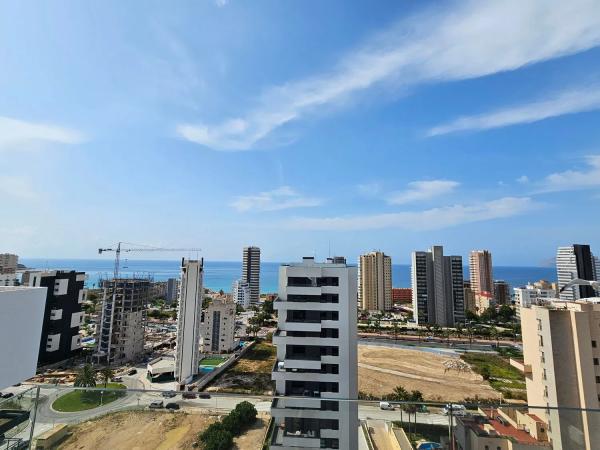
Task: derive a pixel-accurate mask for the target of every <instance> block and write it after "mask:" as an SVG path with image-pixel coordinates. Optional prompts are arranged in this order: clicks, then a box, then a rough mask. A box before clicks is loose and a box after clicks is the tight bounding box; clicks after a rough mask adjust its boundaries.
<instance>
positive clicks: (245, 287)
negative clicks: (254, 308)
mask: <svg viewBox="0 0 600 450" xmlns="http://www.w3.org/2000/svg"><path fill="white" fill-rule="evenodd" d="M231 297H232V298H233V301H234V302H235V303H237V304H238V305H240V306H241V307H242V308H244V309H248V308H249V307H250V284H249V283H247V282H245V281H242V280H236V281H234V282H233V285H232V286H231Z"/></svg>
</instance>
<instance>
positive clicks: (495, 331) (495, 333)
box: [490, 326, 500, 347]
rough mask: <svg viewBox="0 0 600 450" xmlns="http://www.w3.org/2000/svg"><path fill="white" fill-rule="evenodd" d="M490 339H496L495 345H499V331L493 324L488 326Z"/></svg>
mask: <svg viewBox="0 0 600 450" xmlns="http://www.w3.org/2000/svg"><path fill="white" fill-rule="evenodd" d="M490 339H495V340H496V347H499V346H500V333H499V332H498V328H496V327H494V326H492V327H491V328H490Z"/></svg>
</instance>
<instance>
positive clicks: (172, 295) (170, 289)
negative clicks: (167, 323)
mask: <svg viewBox="0 0 600 450" xmlns="http://www.w3.org/2000/svg"><path fill="white" fill-rule="evenodd" d="M178 286H179V281H178V280H177V278H169V279H168V280H167V289H166V293H165V302H166V303H167V304H169V305H170V304H171V303H173V302H174V301H175V300H177V295H178Z"/></svg>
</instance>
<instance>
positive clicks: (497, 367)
mask: <svg viewBox="0 0 600 450" xmlns="http://www.w3.org/2000/svg"><path fill="white" fill-rule="evenodd" d="M460 357H461V358H462V359H463V361H466V362H467V363H469V364H470V365H471V367H472V368H473V370H474V371H475V372H477V373H478V374H479V375H483V374H484V373H486V372H487V373H488V374H489V376H490V378H489V380H488V381H489V383H490V386H491V387H492V388H494V389H495V390H497V391H498V392H502V394H503V395H504V396H505V397H506V398H513V399H520V398H522V397H523V396H524V390H525V388H526V386H525V376H524V375H523V374H522V373H521V372H520V371H519V370H518V369H517V368H515V367H513V366H511V365H510V363H509V362H508V361H507V360H506V359H504V358H503V357H502V356H499V355H492V354H488V353H465V354H463V355H461V356H460Z"/></svg>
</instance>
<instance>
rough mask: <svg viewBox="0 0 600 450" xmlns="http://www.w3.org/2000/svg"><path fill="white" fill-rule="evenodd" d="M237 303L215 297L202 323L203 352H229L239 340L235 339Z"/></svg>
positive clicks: (201, 349)
mask: <svg viewBox="0 0 600 450" xmlns="http://www.w3.org/2000/svg"><path fill="white" fill-rule="evenodd" d="M235 309H236V304H235V302H233V301H230V300H223V299H220V298H215V299H214V300H213V301H212V302H211V303H210V305H208V308H207V309H206V311H205V313H204V320H203V321H202V323H201V324H200V332H201V334H202V344H201V346H200V351H201V352H202V353H229V352H230V351H232V350H234V349H235V347H236V346H237V344H238V342H237V341H236V339H235Z"/></svg>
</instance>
